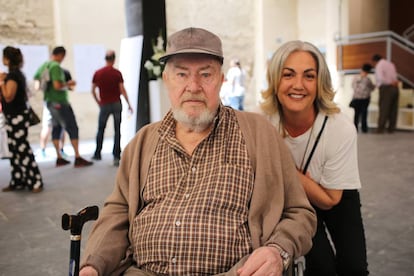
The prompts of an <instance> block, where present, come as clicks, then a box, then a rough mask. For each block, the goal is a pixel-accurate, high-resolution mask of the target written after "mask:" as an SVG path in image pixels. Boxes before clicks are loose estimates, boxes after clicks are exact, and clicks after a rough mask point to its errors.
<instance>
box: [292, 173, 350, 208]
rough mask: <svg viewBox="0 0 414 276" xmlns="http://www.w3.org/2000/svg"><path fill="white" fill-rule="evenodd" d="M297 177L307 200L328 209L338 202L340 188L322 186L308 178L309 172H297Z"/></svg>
mask: <svg viewBox="0 0 414 276" xmlns="http://www.w3.org/2000/svg"><path fill="white" fill-rule="evenodd" d="M298 174H299V179H300V182H301V183H302V186H303V188H304V189H305V192H306V195H307V196H308V199H309V201H310V202H311V203H312V204H313V205H315V206H316V207H318V208H320V209H322V210H329V209H331V208H332V207H334V206H335V205H336V204H338V203H339V201H340V200H341V197H342V190H333V189H327V188H324V187H322V186H321V185H320V184H319V183H316V182H315V181H313V180H312V179H311V178H310V175H309V173H307V175H304V174H303V173H301V172H299V171H298Z"/></svg>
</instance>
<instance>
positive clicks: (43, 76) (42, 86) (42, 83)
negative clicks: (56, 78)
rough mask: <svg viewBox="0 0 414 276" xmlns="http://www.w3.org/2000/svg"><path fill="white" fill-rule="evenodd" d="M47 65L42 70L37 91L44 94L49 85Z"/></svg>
mask: <svg viewBox="0 0 414 276" xmlns="http://www.w3.org/2000/svg"><path fill="white" fill-rule="evenodd" d="M48 67H49V64H46V66H45V69H43V71H42V74H40V79H39V82H40V85H39V90H41V91H43V92H46V90H47V89H48V88H49V84H50V81H51V80H50V72H49V68H48Z"/></svg>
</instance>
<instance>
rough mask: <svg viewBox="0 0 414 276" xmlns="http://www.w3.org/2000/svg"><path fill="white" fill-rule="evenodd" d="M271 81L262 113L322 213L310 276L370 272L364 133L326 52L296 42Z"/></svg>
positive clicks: (275, 61)
mask: <svg viewBox="0 0 414 276" xmlns="http://www.w3.org/2000/svg"><path fill="white" fill-rule="evenodd" d="M267 80H268V84H269V87H268V89H267V90H264V92H263V93H262V96H263V102H262V103H261V108H262V110H263V111H264V113H265V114H266V115H267V116H268V117H269V119H270V120H271V122H272V123H273V124H274V125H275V126H276V127H277V129H278V130H279V133H281V135H282V136H283V137H284V141H285V142H286V144H287V145H288V147H289V148H290V151H291V153H292V155H293V159H294V160H295V163H296V168H297V174H298V176H299V178H300V180H301V183H302V186H303V188H304V189H305V192H306V194H307V196H308V198H309V201H310V202H311V203H312V205H313V206H314V208H315V209H316V213H317V221H318V226H317V231H316V235H315V236H314V238H313V246H312V249H311V250H310V252H309V253H308V254H307V255H306V256H305V258H306V270H305V275H308V276H309V275H315V276H324V275H327V276H328V275H329V276H332V275H349V276H358V275H367V274H368V270H367V266H368V264H367V256H366V245H365V234H364V227H363V221H362V215H361V203H360V197H359V192H358V189H360V188H361V181H360V178H359V172H358V158H357V157H358V155H357V132H356V129H355V127H354V125H353V124H352V122H351V121H350V120H349V119H348V117H347V116H346V115H345V114H343V113H342V112H341V111H340V109H339V108H338V107H337V105H336V104H335V103H334V102H333V98H334V91H333V88H332V83H331V77H330V73H329V70H328V66H327V64H326V62H325V59H324V57H323V55H322V54H321V53H320V51H319V50H318V49H317V48H316V47H315V46H314V45H312V44H310V43H308V42H302V41H289V42H287V43H285V44H283V45H282V46H280V48H279V49H278V50H277V51H276V52H275V53H274V55H273V57H272V59H271V61H270V64H269V67H268V70H267ZM327 232H328V233H329V235H330V237H331V241H332V244H333V247H332V246H331V243H330V239H329V238H328V235H327Z"/></svg>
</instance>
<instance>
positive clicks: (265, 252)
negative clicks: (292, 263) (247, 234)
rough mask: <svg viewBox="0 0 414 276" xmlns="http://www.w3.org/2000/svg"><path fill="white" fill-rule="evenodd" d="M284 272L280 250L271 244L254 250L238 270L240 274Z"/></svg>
mask: <svg viewBox="0 0 414 276" xmlns="http://www.w3.org/2000/svg"><path fill="white" fill-rule="evenodd" d="M282 272H283V261H282V257H281V256H280V253H279V251H278V250H277V249H276V248H274V247H270V246H264V247H260V248H258V249H256V250H255V251H253V253H252V255H250V257H249V258H248V259H247V261H246V263H245V264H244V265H243V266H242V267H241V268H240V269H239V270H237V274H238V275H240V276H250V275H255V276H260V275H266V276H270V275H272V276H279V275H282Z"/></svg>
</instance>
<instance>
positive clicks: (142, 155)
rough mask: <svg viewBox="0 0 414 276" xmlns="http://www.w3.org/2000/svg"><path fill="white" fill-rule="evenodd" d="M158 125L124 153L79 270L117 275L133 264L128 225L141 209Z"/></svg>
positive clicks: (146, 130) (142, 132)
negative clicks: (83, 268) (89, 268)
mask: <svg viewBox="0 0 414 276" xmlns="http://www.w3.org/2000/svg"><path fill="white" fill-rule="evenodd" d="M157 125H158V124H152V125H148V126H146V127H144V128H143V129H141V130H140V132H138V134H137V135H136V136H135V137H134V138H133V140H132V141H131V142H130V143H129V144H128V145H127V147H126V148H125V150H124V151H123V154H122V158H121V163H120V166H119V169H118V173H117V176H116V182H115V186H114V189H113V191H112V193H111V194H110V195H109V197H108V198H107V199H106V201H105V204H104V207H103V210H102V212H101V213H100V215H99V218H98V220H97V221H96V222H95V224H94V226H93V228H92V230H91V233H90V235H89V238H88V242H87V244H86V249H85V253H84V257H83V260H82V263H81V267H84V266H87V265H90V266H92V267H94V268H95V269H96V270H97V271H98V273H99V275H119V274H121V273H122V272H123V271H125V270H126V269H127V268H128V267H129V266H130V265H131V264H132V252H133V250H132V246H131V242H130V239H131V233H132V227H131V225H132V223H130V222H131V221H132V220H133V219H134V217H135V215H136V214H137V212H138V209H139V208H140V207H141V202H140V196H139V195H140V191H141V190H142V189H143V185H141V183H144V182H145V179H146V175H147V171H148V166H149V163H150V160H151V157H152V155H153V151H154V150H155V147H156V145H157V143H158V139H156V137H157V134H156V133H157V132H156V129H157Z"/></svg>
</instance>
